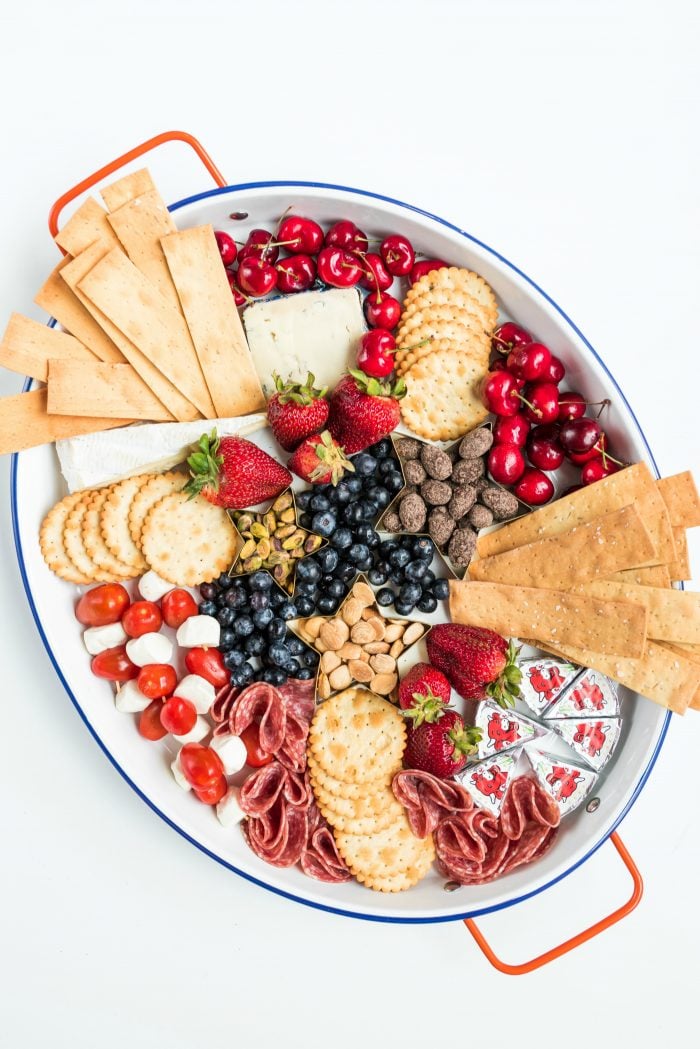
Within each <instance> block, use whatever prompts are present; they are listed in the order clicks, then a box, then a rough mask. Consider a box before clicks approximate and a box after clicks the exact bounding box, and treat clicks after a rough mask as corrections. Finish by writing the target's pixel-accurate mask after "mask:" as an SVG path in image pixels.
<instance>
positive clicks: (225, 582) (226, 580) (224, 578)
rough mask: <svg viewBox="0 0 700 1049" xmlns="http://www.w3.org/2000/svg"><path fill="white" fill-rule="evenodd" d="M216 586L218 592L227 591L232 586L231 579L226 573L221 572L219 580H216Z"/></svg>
mask: <svg viewBox="0 0 700 1049" xmlns="http://www.w3.org/2000/svg"><path fill="white" fill-rule="evenodd" d="M216 585H217V586H218V587H219V589H220V590H228V588H229V587H230V586H233V579H231V576H230V575H229V574H228V572H222V573H221V575H220V576H219V578H218V579H217V580H216Z"/></svg>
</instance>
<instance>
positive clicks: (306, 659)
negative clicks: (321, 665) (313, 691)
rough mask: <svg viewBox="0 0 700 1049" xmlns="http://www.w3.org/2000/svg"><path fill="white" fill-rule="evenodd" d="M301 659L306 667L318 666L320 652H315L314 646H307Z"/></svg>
mask: <svg viewBox="0 0 700 1049" xmlns="http://www.w3.org/2000/svg"><path fill="white" fill-rule="evenodd" d="M301 660H302V663H303V664H304V666H305V667H312V668H313V667H316V666H318V652H314V650H313V649H312V648H307V649H305V651H304V652H303V654H302V657H301Z"/></svg>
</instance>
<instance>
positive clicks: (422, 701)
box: [399, 663, 450, 727]
mask: <svg viewBox="0 0 700 1049" xmlns="http://www.w3.org/2000/svg"><path fill="white" fill-rule="evenodd" d="M449 702H450V683H449V681H448V680H447V678H446V677H445V675H444V674H443V673H442V672H441V671H439V670H436V669H435V667H431V666H430V664H429V663H416V664H415V666H412V667H411V669H410V670H409V671H408V673H407V674H405V675H404V677H403V678H402V680H401V684H400V685H399V706H400V707H402V709H403V710H404V711H405V712H406V713H405V717H408V718H410V719H411V721H412V722H413V725H414V727H417V726H418V725H421V724H422V723H423V722H424V721H434V720H435V715H436V714H437V713H438V712H439V711H441V710H444V709H445V707H446V706H447V705H448V704H449Z"/></svg>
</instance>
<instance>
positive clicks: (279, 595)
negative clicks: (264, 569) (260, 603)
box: [270, 586, 287, 608]
mask: <svg viewBox="0 0 700 1049" xmlns="http://www.w3.org/2000/svg"><path fill="white" fill-rule="evenodd" d="M286 600H287V595H286V594H285V593H284V591H282V590H280V588H279V587H278V586H276V587H275V588H274V590H271V591H270V607H271V608H279V606H280V605H283V604H284V603H285V601H286Z"/></svg>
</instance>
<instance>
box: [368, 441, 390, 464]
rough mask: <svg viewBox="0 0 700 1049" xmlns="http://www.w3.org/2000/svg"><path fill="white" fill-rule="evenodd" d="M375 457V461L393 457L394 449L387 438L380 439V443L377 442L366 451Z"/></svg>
mask: <svg viewBox="0 0 700 1049" xmlns="http://www.w3.org/2000/svg"><path fill="white" fill-rule="evenodd" d="M368 451H370V452H371V453H372V455H373V456H374V457H375V459H386V457H387V455H393V453H394V449H393V447H392V444H391V441H390V440H389V438H388V437H382V439H381V441H377V443H376V444H373V445H372V447H371V448H369V449H368Z"/></svg>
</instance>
